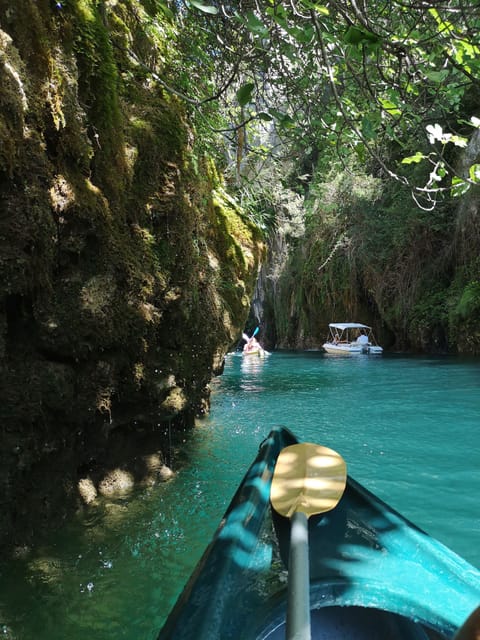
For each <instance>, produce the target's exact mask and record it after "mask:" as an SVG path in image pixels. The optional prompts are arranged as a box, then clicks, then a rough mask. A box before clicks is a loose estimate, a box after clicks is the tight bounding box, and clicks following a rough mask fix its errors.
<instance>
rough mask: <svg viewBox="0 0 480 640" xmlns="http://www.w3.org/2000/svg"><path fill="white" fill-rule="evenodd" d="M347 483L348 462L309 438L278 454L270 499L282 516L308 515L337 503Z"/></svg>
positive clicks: (331, 507)
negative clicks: (299, 513)
mask: <svg viewBox="0 0 480 640" xmlns="http://www.w3.org/2000/svg"><path fill="white" fill-rule="evenodd" d="M346 483H347V466H346V464H345V460H344V459H343V458H342V456H341V455H339V454H338V453H337V452H336V451H333V449H329V448H328V447H322V446H320V445H318V444H311V443H308V442H305V443H300V444H293V445H291V446H289V447H285V448H284V449H282V451H281V452H280V455H279V456H278V459H277V464H276V465H275V470H274V472H273V479H272V487H271V489H270V501H271V503H272V506H273V508H274V509H275V511H277V512H278V513H279V514H280V515H282V516H286V517H287V518H290V517H291V516H292V515H293V514H294V513H295V512H297V511H300V512H302V513H305V514H306V515H307V518H308V517H310V516H312V515H314V514H317V513H324V512H325V511H330V510H331V509H333V508H334V507H336V505H337V504H338V502H339V500H340V498H341V497H342V495H343V492H344V491H345V485H346Z"/></svg>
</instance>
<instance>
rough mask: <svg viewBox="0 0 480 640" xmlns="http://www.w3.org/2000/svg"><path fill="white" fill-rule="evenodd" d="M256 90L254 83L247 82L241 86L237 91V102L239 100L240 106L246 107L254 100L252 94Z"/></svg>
mask: <svg viewBox="0 0 480 640" xmlns="http://www.w3.org/2000/svg"><path fill="white" fill-rule="evenodd" d="M254 89H255V85H254V84H253V82H247V83H246V84H244V85H243V86H241V87H240V89H239V90H238V91H237V100H238V104H239V105H240V106H241V107H244V106H245V105H247V104H248V103H249V102H250V100H251V99H252V93H253V90H254Z"/></svg>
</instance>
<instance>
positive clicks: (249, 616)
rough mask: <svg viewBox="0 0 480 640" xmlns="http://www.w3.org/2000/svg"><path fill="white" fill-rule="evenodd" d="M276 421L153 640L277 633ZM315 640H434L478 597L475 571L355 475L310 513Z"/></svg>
mask: <svg viewBox="0 0 480 640" xmlns="http://www.w3.org/2000/svg"><path fill="white" fill-rule="evenodd" d="M296 442H298V441H297V439H296V438H295V436H294V435H293V434H292V433H291V432H290V431H288V430H287V429H284V428H276V429H274V430H272V432H271V433H270V435H269V436H268V438H266V440H265V441H264V442H263V443H262V444H261V446H260V449H259V452H258V455H257V457H256V459H255V460H254V462H253V463H252V465H251V466H250V468H249V469H248V471H247V473H246V475H245V477H244V479H243V481H242V483H241V484H240V486H239V488H238V490H237V492H236V494H235V496H234V498H233V500H232V502H231V504H230V506H229V508H228V509H227V511H226V513H225V516H224V518H223V519H222V521H221V523H220V526H219V528H218V530H217V532H216V534H215V536H214V538H213V540H212V542H211V543H210V545H209V546H208V548H207V549H206V551H205V553H204V555H203V557H202V559H201V561H200V562H199V564H198V566H197V567H196V569H195V571H194V573H193V575H192V576H191V578H190V580H189V581H188V583H187V585H186V587H185V589H184V591H183V593H182V594H181V595H180V597H179V599H178V601H177V603H176V605H175V607H174V608H173V610H172V612H171V613H170V615H169V617H168V618H167V621H166V623H165V625H164V627H163V629H162V630H161V632H160V635H159V637H158V640H207V639H208V640H214V639H218V640H229V639H231V640H243V639H244V640H267V639H268V640H280V639H282V640H283V639H284V638H285V615H286V597H287V595H286V587H287V574H286V569H285V567H286V566H288V542H289V538H290V533H289V527H290V523H289V521H288V520H287V519H285V518H282V517H280V516H278V515H277V514H275V513H272V510H271V508H270V485H271V479H272V475H273V470H274V467H275V462H276V460H277V457H278V455H279V453H280V451H281V450H282V449H283V448H284V447H285V446H288V445H290V444H295V443H296ZM309 555H310V606H311V618H312V639H313V640H333V639H335V640H353V638H355V639H356V640H363V638H365V640H367V638H368V640H375V639H376V638H378V639H379V640H380V639H382V640H386V639H391V640H397V638H398V639H399V640H400V638H402V639H403V640H406V639H411V640H441V639H448V638H451V637H452V635H453V634H454V632H455V631H456V629H457V628H458V627H459V626H460V625H461V624H462V623H463V621H464V620H465V619H466V618H467V616H468V615H469V614H470V613H471V611H472V610H473V609H475V608H476V607H477V606H478V604H479V603H480V572H479V571H478V570H477V569H475V568H474V567H473V566H472V565H470V564H468V563H467V562H466V561H465V560H463V559H462V558H460V557H459V556H458V555H456V554H455V553H453V552H452V551H451V550H450V549H448V548H447V547H445V546H444V545H442V544H441V543H440V542H438V541H437V540H435V539H434V538H432V537H430V536H428V535H427V534H426V533H425V532H423V531H421V530H420V529H418V528H417V527H416V526H415V525H413V524H412V523H410V522H409V521H408V520H406V519H405V518H403V517H402V516H401V515H400V514H399V513H397V512H395V511H394V510H393V509H391V508H390V507H389V506H388V505H386V504H385V503H384V502H382V501H381V500H379V499H378V498H376V497H375V496H374V495H373V494H371V493H370V492H368V491H367V490H366V489H365V488H364V487H362V486H361V485H360V484H359V483H357V482H355V480H353V479H352V478H350V477H349V478H348V481H347V488H346V490H345V493H344V495H343V497H342V499H341V500H340V502H339V504H338V505H337V507H336V508H335V509H334V510H333V511H331V512H329V513H327V514H323V515H322V516H318V517H312V518H310V519H309Z"/></svg>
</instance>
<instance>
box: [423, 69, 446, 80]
mask: <svg viewBox="0 0 480 640" xmlns="http://www.w3.org/2000/svg"><path fill="white" fill-rule="evenodd" d="M425 75H426V77H427V78H428V79H429V80H431V81H432V82H439V83H440V82H443V81H444V80H445V79H446V77H447V76H448V70H447V69H442V70H441V71H426V72H425Z"/></svg>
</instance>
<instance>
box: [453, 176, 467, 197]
mask: <svg viewBox="0 0 480 640" xmlns="http://www.w3.org/2000/svg"><path fill="white" fill-rule="evenodd" d="M469 189H470V185H469V184H468V182H465V180H462V179H461V178H457V176H454V177H453V178H452V188H451V190H450V192H451V194H452V196H453V197H454V198H458V197H459V196H463V195H464V194H465V193H467V191H468V190H469Z"/></svg>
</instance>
